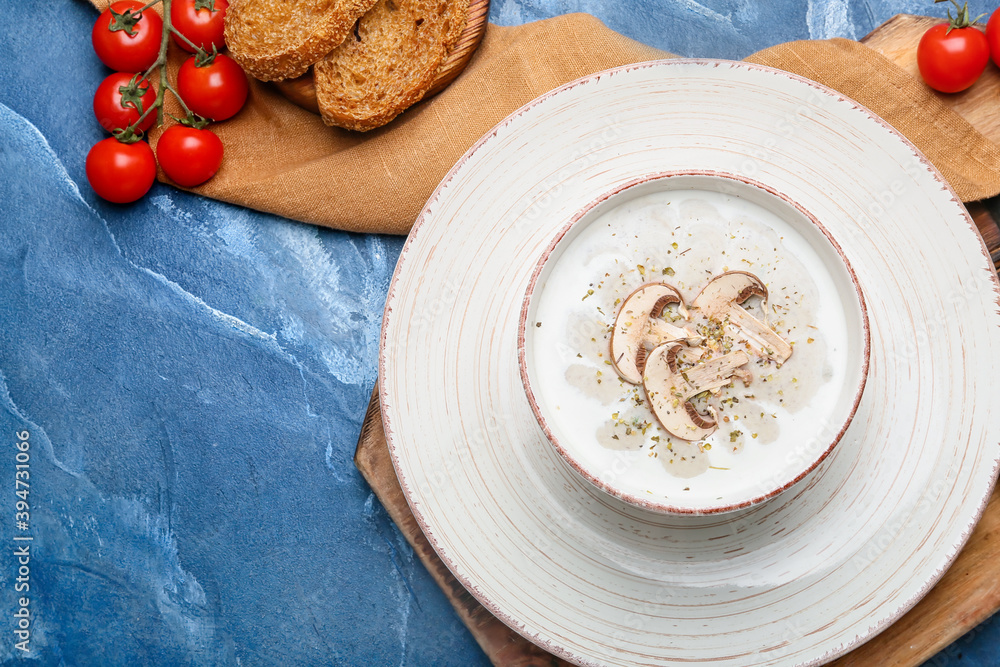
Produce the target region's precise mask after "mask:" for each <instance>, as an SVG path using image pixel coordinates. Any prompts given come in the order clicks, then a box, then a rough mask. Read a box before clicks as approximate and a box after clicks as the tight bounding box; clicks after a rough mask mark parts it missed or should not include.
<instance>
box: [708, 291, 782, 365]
mask: <svg viewBox="0 0 1000 667" xmlns="http://www.w3.org/2000/svg"><path fill="white" fill-rule="evenodd" d="M752 296H759V297H761V298H762V299H764V301H765V302H766V301H767V287H765V286H764V283H762V282H761V281H760V278H758V277H757V276H755V275H753V274H752V273H747V272H746V271H729V272H727V273H723V274H721V275H718V276H716V277H715V278H713V279H712V281H711V282H709V283H708V285H706V286H705V289H703V290H702V291H701V294H699V295H698V296H697V297H696V298H695V300H694V306H695V308H697V309H699V310H700V311H701V312H702V313H703V314H704V315H705V317H708V318H710V319H713V320H716V321H718V322H720V323H723V324H728V325H729V326H730V327H731V328H732V329H733V330H734V331H735V332H736V333H738V334H739V337H740V338H742V339H743V340H745V341H746V342H748V343H749V344H750V345H751V346H752V347H754V348H756V349H757V350H759V351H760V353H761V354H762V355H763V356H766V357H768V358H770V359H773V360H774V361H776V362H777V363H778V364H783V363H784V362H785V361H786V360H787V359H788V357H790V356H791V355H792V347H791V345H789V344H788V343H787V342H786V341H785V339H783V338H782V337H781V336H779V335H778V334H776V333H775V332H774V331H773V330H772V329H771V328H770V327H769V326H767V325H766V324H765V323H763V322H761V321H760V320H758V319H757V318H756V317H754V316H753V315H751V314H750V313H748V312H747V311H746V310H745V309H744V308H743V307H742V306H741V305H740V304H741V303H743V302H744V301H746V300H747V299H749V298H750V297H752Z"/></svg>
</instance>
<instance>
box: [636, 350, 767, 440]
mask: <svg viewBox="0 0 1000 667" xmlns="http://www.w3.org/2000/svg"><path fill="white" fill-rule="evenodd" d="M685 349H686V348H685V346H684V345H683V344H682V343H679V342H671V343H665V344H663V345H660V346H658V347H656V348H655V349H654V350H653V351H652V352H650V353H649V357H648V358H647V360H646V369H645V371H644V375H643V382H642V386H643V388H644V389H645V390H646V398H647V399H648V400H649V404H650V405H651V406H652V408H653V414H655V415H656V418H657V419H658V420H659V421H660V424H661V425H662V426H663V428H664V429H665V430H666V431H667V432H668V433H670V435H672V436H674V437H677V438H680V439H682V440H701V439H703V438H707V437H708V436H710V435H712V433H714V432H715V430H716V428H718V424H716V421H715V417H714V416H712V415H704V414H702V413H700V412H698V410H697V408H695V407H694V405H693V404H692V403H691V402H690V401H691V398H692V397H694V396H695V395H697V394H700V393H701V392H703V391H709V390H712V389H718V388H719V387H723V386H725V385H727V384H729V383H731V382H732V381H733V377H739V378H740V379H742V380H743V383H744V384H749V382H750V379H751V378H752V376H751V375H750V374H749V372H748V371H747V370H746V369H744V368H741V367H742V366H744V365H746V364H747V363H749V361H750V356H749V355H748V354H747V353H746V352H744V351H743V350H737V351H735V352H729V353H728V354H724V355H722V356H720V357H715V358H714V359H709V360H708V361H704V362H699V363H696V364H695V365H694V366H692V367H690V368H688V369H686V370H684V371H681V370H680V369H679V366H678V355H679V354H681V353H682V352H683V351H684V350H685Z"/></svg>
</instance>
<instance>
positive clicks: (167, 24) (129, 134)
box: [115, 0, 206, 143]
mask: <svg viewBox="0 0 1000 667" xmlns="http://www.w3.org/2000/svg"><path fill="white" fill-rule="evenodd" d="M171 2H172V0H152V1H151V2H150V3H149V4H147V5H146V6H145V7H143V8H142V9H141V10H139V13H140V14H141V13H142V12H144V11H146V10H147V9H149V8H151V7H154V6H155V5H158V4H159V5H162V11H163V34H162V35H161V36H160V52H159V54H158V55H157V56H156V60H154V61H153V64H152V65H150V66H149V69H147V70H146V72H145V74H143V75H142V79H143V80H145V81H147V82H149V77H150V76H151V75H152V74H153V72H154V71H155V70H159V79H160V80H159V86H157V89H156V99H155V100H154V101H153V103H152V104H150V105H149V108H148V109H145V110H144V111H143V112H142V114H141V115H140V116H139V118H138V120H136V121H135V122H134V123H132V124H131V125H129V126H128V127H126V128H125V129H124V130H123V131H122V132H121V133H120V134H116V135H115V136H116V137H117V138H118V140H119V141H122V142H124V143H130V142H132V141H137V140H138V138H139V137H141V136H142V130H139V129H138V128H139V125H140V124H141V123H142V121H144V120H146V117H147V116H149V114H151V113H152V112H153V110H154V109H155V110H156V125H157V126H160V125H163V101H164V99H165V98H166V93H167V91H168V90H169V91H170V94H171V95H173V96H174V98H175V99H176V100H177V101H178V102H180V105H181V108H183V109H184V113H185V114H187V116H188V117H192V116H193V114H192V113H191V109H189V108H188V105H187V104H186V103H185V102H184V98H182V97H181V96H180V94H179V93H178V92H177V91H176V90H175V89H174V87H173V86H172V85H171V83H170V77H169V76H168V75H167V52H168V51H169V49H170V35H171V34H174V35H179V36H180V38H181V39H183V40H184V41H185V42H187V43H188V44H190V45H191V46H192V47H194V48H195V49H196V50H197V53H199V54H202V55H206V52H205V50H204V49H202V48H201V47H200V46H197V45H196V44H194V43H192V42H191V40H189V39H188V38H187V37H185V36H184V35H183V34H181V32H180V31H179V30H177V29H176V28H174V26H173V24H172V22H171V20H170V3H171Z"/></svg>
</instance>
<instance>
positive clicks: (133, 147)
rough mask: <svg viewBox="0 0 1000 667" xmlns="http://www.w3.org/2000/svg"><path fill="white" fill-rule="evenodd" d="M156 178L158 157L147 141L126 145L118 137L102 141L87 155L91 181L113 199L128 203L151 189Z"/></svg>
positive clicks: (106, 196)
mask: <svg viewBox="0 0 1000 667" xmlns="http://www.w3.org/2000/svg"><path fill="white" fill-rule="evenodd" d="M155 179H156V158H154V157H153V149H151V148H150V147H149V144H147V143H146V142H145V141H137V142H135V143H133V144H123V143H122V142H120V141H118V140H117V139H115V138H114V137H109V138H107V139H104V140H103V141H98V142H97V143H96V144H94V147H93V148H91V149H90V152H89V153H88V154H87V180H88V181H90V187H92V188H94V192H96V193H97V194H99V195H100V196H101V197H103V198H105V199H107V200H108V201H110V202H115V203H116V204H127V203H129V202H133V201H135V200H136V199H139V198H140V197H142V196H143V195H144V194H146V193H147V192H149V188H151V187H152V186H153V181H154V180H155Z"/></svg>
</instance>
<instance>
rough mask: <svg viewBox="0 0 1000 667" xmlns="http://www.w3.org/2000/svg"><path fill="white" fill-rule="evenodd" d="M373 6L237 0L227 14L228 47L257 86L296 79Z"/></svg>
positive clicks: (337, 0)
mask: <svg viewBox="0 0 1000 667" xmlns="http://www.w3.org/2000/svg"><path fill="white" fill-rule="evenodd" d="M375 2H376V0H237V1H235V2H233V3H232V4H231V5H230V7H229V9H228V10H227V13H226V45H227V46H229V54H230V55H231V56H232V57H233V59H234V60H236V62H238V63H239V64H240V65H242V66H243V69H244V70H246V71H247V73H248V74H250V75H251V76H253V77H255V78H257V79H260V80H261V81H275V80H280V79H287V78H290V77H295V76H299V75H300V74H303V73H304V72H305V71H306V70H307V69H309V66H310V65H312V64H313V63H315V62H317V61H318V60H320V58H322V57H323V56H325V55H326V54H328V53H329V52H330V51H331V50H333V49H334V48H336V47H337V46H338V45H339V44H340V43H341V42H343V41H344V38H345V37H347V36H348V35H349V34H350V33H351V28H352V27H353V26H354V24H355V22H356V21H357V20H358V18H359V17H360V16H361V15H362V14H364V13H365V12H366V11H368V10H369V9H371V7H372V6H373V5H374V4H375Z"/></svg>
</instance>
